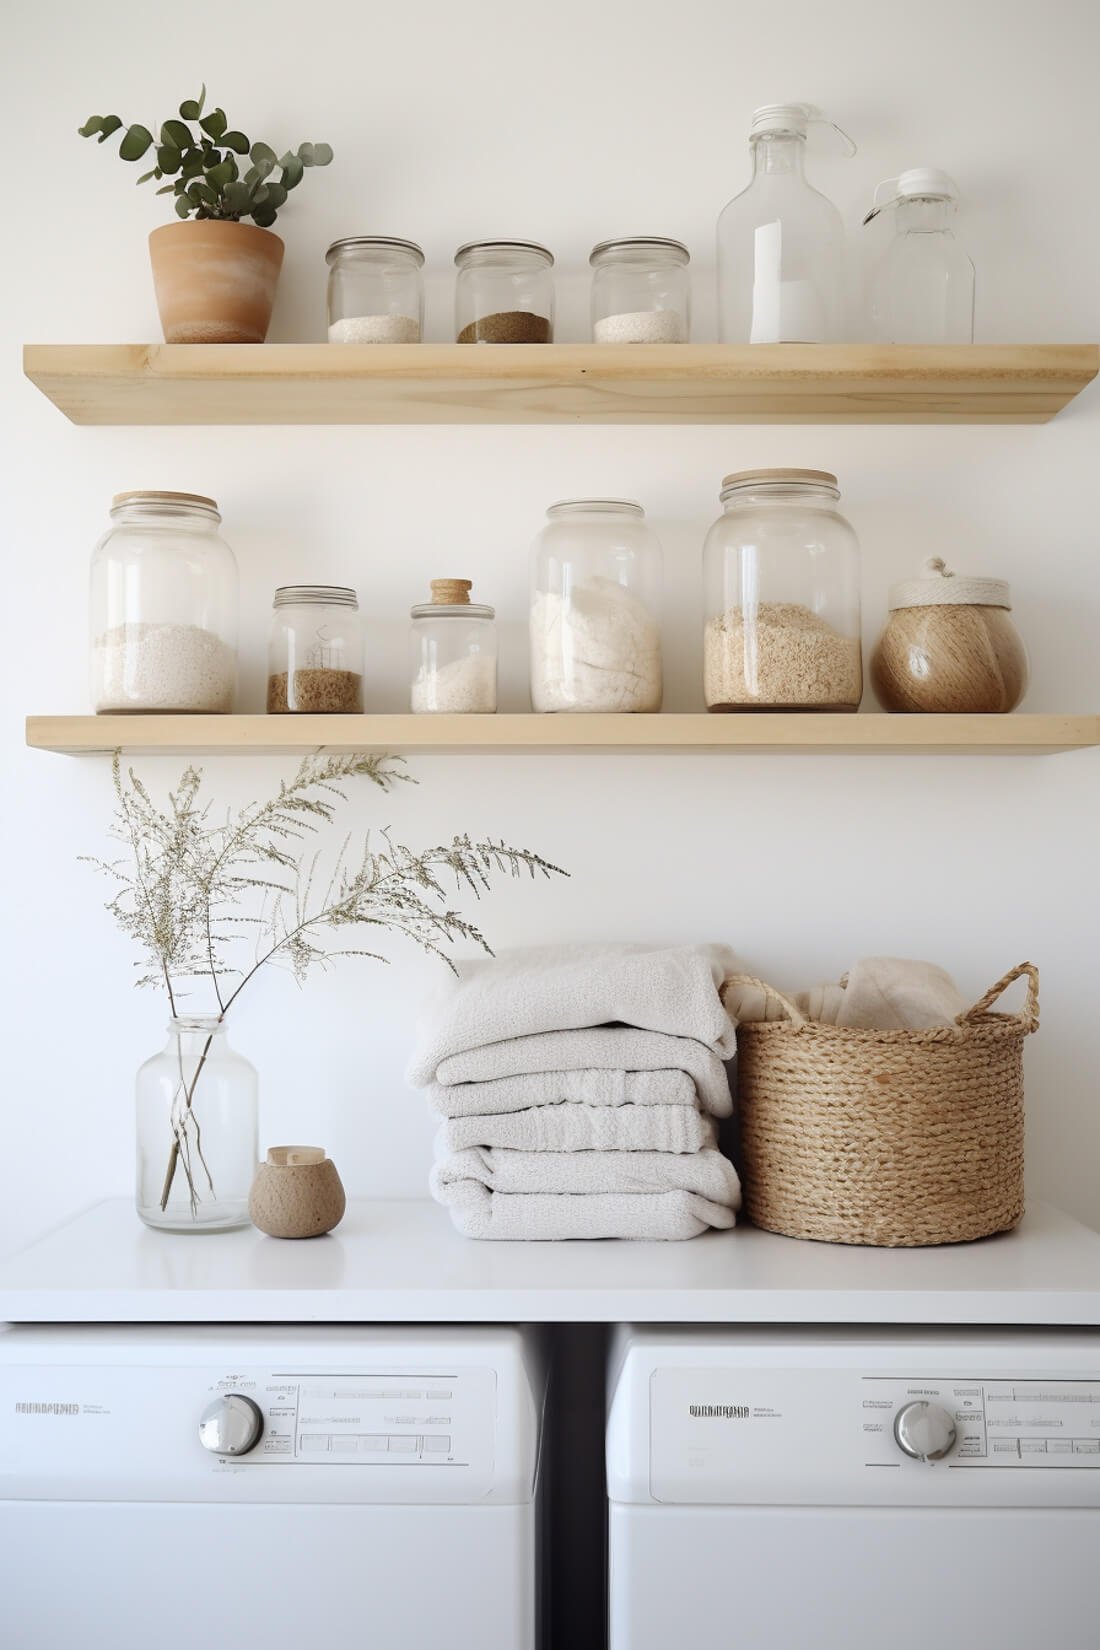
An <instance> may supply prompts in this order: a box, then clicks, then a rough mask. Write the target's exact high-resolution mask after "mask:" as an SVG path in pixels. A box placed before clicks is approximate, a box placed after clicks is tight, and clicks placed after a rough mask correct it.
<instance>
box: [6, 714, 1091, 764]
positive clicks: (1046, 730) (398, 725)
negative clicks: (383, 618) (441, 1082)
mask: <svg viewBox="0 0 1100 1650" xmlns="http://www.w3.org/2000/svg"><path fill="white" fill-rule="evenodd" d="M27 744H28V745H32V746H34V747H35V748H36V749H38V750H50V751H62V752H64V753H65V754H67V755H70V756H75V755H90V754H94V753H103V752H105V751H110V750H116V749H122V750H126V751H130V752H133V753H134V754H136V755H166V754H167V755H181V756H182V755H190V754H195V753H204V752H205V753H209V754H212V755H218V754H235V755H244V754H247V753H248V752H253V753H255V754H257V755H273V754H283V753H294V754H298V755H300V754H303V753H304V752H306V751H311V750H317V749H319V748H321V747H323V748H325V749H326V750H333V751H364V750H365V751H372V750H373V751H387V750H388V751H396V752H401V751H406V752H420V753H432V752H436V753H456V752H467V753H471V752H488V753H496V754H510V755H523V754H535V753H543V754H552V753H554V752H558V753H560V754H571V753H577V752H584V751H588V752H597V753H602V754H604V755H616V754H622V753H625V752H628V751H649V752H680V753H687V754H690V753H691V752H695V753H705V752H723V751H724V752H738V751H739V752H742V753H744V754H746V755H752V754H754V753H766V752H779V753H787V754H798V753H814V752H817V753H823V754H830V753H831V754H834V755H837V754H839V755H844V754H849V753H878V754H887V755H888V754H894V755H919V754H922V753H925V754H932V755H936V754H940V755H942V754H946V753H952V752H954V753H958V754H961V755H966V756H975V755H1005V756H1045V755H1048V754H1049V753H1051V752H1053V751H1066V750H1080V749H1083V748H1085V747H1087V746H1090V745H1100V716H1044V715H1034V714H1024V715H1016V716H884V715H881V714H877V713H867V714H864V715H862V716H858V715H857V716H851V715H849V716H844V715H832V714H824V715H814V714H802V713H795V714H791V715H787V714H783V713H771V714H768V713H763V714H762V713H760V712H755V713H749V714H738V715H730V716H724V715H723V716H711V715H707V714H705V713H704V714H687V715H673V714H667V715H660V716H536V715H501V716H412V715H407V716H374V715H371V716H30V717H28V718H27Z"/></svg>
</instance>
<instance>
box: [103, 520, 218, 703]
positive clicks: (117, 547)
mask: <svg viewBox="0 0 1100 1650" xmlns="http://www.w3.org/2000/svg"><path fill="white" fill-rule="evenodd" d="M221 519H222V518H221V516H220V515H219V513H218V507H217V505H216V504H215V502H214V500H213V499H212V498H204V497H203V496H202V495H201V494H198V493H165V492H131V493H117V494H116V495H115V497H114V500H113V501H112V504H111V526H110V528H109V529H108V531H107V532H106V533H105V534H104V535H103V537H102V538H101V539H100V541H99V543H98V544H97V545H96V547H95V551H94V552H93V555H92V567H91V602H90V615H91V666H92V671H91V674H92V705H93V708H94V709H95V710H96V711H97V712H100V713H118V712H131V711H132V712H157V711H159V712H188V711H190V712H218V713H220V712H224V711H231V710H232V709H233V694H234V691H235V689H236V682H237V607H238V576H237V563H236V559H235V558H234V555H233V552H232V550H231V549H230V548H229V546H228V544H226V542H225V540H224V539H223V538H222V536H221V534H220V533H219V531H218V528H219V526H220V524H221Z"/></svg>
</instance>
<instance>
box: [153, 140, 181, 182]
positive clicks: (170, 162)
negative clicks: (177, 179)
mask: <svg viewBox="0 0 1100 1650" xmlns="http://www.w3.org/2000/svg"><path fill="white" fill-rule="evenodd" d="M157 165H158V166H159V167H160V169H161V171H162V172H167V174H168V176H169V177H171V176H172V174H173V173H174V172H178V171H179V169H180V167H181V166H182V165H183V156H182V155H181V154H180V152H179V150H178V149H177V148H175V147H174V146H173V145H172V144H170V143H162V144H161V146H160V148H159V149H158V150H157Z"/></svg>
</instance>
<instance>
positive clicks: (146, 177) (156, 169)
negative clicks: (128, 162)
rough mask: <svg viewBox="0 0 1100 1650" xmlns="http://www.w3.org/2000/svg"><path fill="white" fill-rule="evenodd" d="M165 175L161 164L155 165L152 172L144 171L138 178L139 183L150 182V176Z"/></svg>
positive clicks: (158, 176)
mask: <svg viewBox="0 0 1100 1650" xmlns="http://www.w3.org/2000/svg"><path fill="white" fill-rule="evenodd" d="M163 176H164V174H163V172H162V171H161V169H160V167H159V166H154V167H153V170H152V171H151V172H143V173H142V174H141V176H140V178H138V182H139V183H148V182H149V179H150V178H160V177H163Z"/></svg>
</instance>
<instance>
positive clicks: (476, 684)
mask: <svg viewBox="0 0 1100 1650" xmlns="http://www.w3.org/2000/svg"><path fill="white" fill-rule="evenodd" d="M472 588H473V586H472V585H471V583H470V580H469V579H433V580H432V599H431V601H430V602H421V603H419V604H418V605H417V606H416V607H414V608H413V609H412V612H411V615H410V616H411V618H412V629H411V632H410V635H411V643H412V648H411V661H412V695H411V703H412V708H413V710H414V711H416V712H418V713H440V712H442V713H447V712H449V713H451V714H452V715H454V714H458V715H489V714H491V713H492V712H493V711H495V710H496V708H497V635H496V624H495V623H494V621H495V619H496V613H495V611H494V609H493V608H491V607H486V606H484V605H482V604H480V603H477V602H472V601H471V600H470V591H471V589H472Z"/></svg>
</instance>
